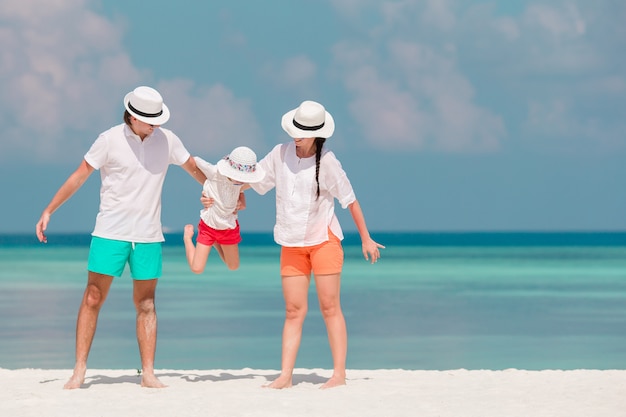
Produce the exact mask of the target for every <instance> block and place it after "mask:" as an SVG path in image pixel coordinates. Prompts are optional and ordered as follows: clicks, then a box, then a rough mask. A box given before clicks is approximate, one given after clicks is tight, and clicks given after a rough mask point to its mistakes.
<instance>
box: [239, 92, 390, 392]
mask: <svg viewBox="0 0 626 417" xmlns="http://www.w3.org/2000/svg"><path fill="white" fill-rule="evenodd" d="M282 127H283V129H284V130H285V131H286V132H287V134H289V136H291V137H292V138H293V139H294V140H293V141H290V142H288V143H284V144H281V145H277V146H276V147H274V149H273V150H272V151H271V152H270V153H269V154H267V155H266V156H265V158H263V160H261V161H260V162H259V166H260V167H261V168H262V169H263V170H264V171H265V178H264V179H263V180H262V181H260V182H258V183H255V184H251V186H252V188H253V189H254V190H255V191H257V192H258V193H259V194H265V193H266V192H268V191H269V190H271V189H272V188H276V225H275V226H274V240H275V241H276V243H278V244H279V245H281V246H282V248H281V255H280V271H281V272H280V273H281V279H282V287H283V296H284V299H285V309H286V317H285V324H284V328H283V341H282V363H281V374H280V376H279V377H278V378H277V379H276V380H274V381H273V382H272V383H271V384H269V385H268V387H270V388H288V387H290V386H291V385H292V375H293V369H294V367H295V362H296V356H297V353H298V348H299V346H300V340H301V338H302V325H303V323H304V319H305V316H306V313H307V293H308V288H309V283H310V279H311V273H313V275H314V277H315V286H316V289H317V295H318V298H319V303H320V310H321V313H322V316H323V318H324V322H325V324H326V330H327V333H328V340H329V343H330V349H331V354H332V358H333V375H332V376H331V378H330V379H329V380H328V381H327V382H326V383H325V384H324V385H323V386H322V388H332V387H335V386H339V385H345V383H346V353H347V346H348V340H347V331H346V323H345V319H344V317H343V313H342V311H341V303H340V297H339V293H340V281H341V270H342V267H343V248H342V246H341V240H342V239H343V233H342V231H341V227H340V225H339V221H338V220H337V217H336V216H335V213H334V200H335V199H337V201H339V203H340V204H341V206H342V207H343V208H349V209H350V213H351V214H352V218H353V220H354V223H355V224H356V227H357V229H358V231H359V235H360V236H361V242H362V248H363V255H364V257H365V259H366V260H371V262H372V263H374V262H376V261H377V260H378V258H379V257H380V252H379V248H384V246H382V245H380V244H378V243H376V242H375V241H374V240H372V238H371V237H370V234H369V232H368V230H367V226H366V224H365V218H364V216H363V212H362V211H361V206H360V205H359V202H358V201H357V199H356V196H355V194H354V191H353V190H352V186H351V184H350V181H349V180H348V177H347V176H346V173H345V172H344V171H343V169H342V167H341V164H340V163H339V161H338V160H337V158H336V157H335V155H334V154H333V153H332V152H330V151H329V150H327V149H325V148H324V143H325V141H326V139H328V138H329V137H331V136H332V134H333V132H334V130H335V123H334V120H333V117H332V116H331V115H330V113H328V112H327V111H326V110H325V108H324V107H323V106H322V105H321V104H319V103H317V102H314V101H304V102H302V104H300V106H299V107H298V108H296V109H293V110H291V111H289V112H287V113H286V114H285V115H284V116H283V118H282Z"/></svg>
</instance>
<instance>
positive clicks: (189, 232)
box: [183, 224, 193, 240]
mask: <svg viewBox="0 0 626 417" xmlns="http://www.w3.org/2000/svg"><path fill="white" fill-rule="evenodd" d="M192 237H193V224H187V225H185V230H184V231H183V240H187V239H191V238H192Z"/></svg>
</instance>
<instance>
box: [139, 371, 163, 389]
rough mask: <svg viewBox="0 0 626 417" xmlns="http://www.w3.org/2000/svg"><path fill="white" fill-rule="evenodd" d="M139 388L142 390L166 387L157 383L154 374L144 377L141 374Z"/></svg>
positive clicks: (159, 382) (144, 375) (157, 379)
mask: <svg viewBox="0 0 626 417" xmlns="http://www.w3.org/2000/svg"><path fill="white" fill-rule="evenodd" d="M141 386H142V387H144V388H166V387H167V385H165V384H164V383H162V382H161V381H159V378H157V377H156V376H155V375H154V374H152V375H146V374H143V375H142V377H141Z"/></svg>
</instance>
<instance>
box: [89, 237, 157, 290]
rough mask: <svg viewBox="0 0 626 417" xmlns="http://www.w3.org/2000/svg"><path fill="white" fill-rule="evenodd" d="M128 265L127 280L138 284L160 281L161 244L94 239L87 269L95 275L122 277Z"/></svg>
mask: <svg viewBox="0 0 626 417" xmlns="http://www.w3.org/2000/svg"><path fill="white" fill-rule="evenodd" d="M126 263H128V266H129V267H130V276H131V277H132V278H133V279H137V280H147V279H155V278H160V277H161V272H162V266H163V265H162V264H163V254H162V250H161V242H154V243H132V242H126V241H124V240H112V239H104V238H101V237H97V236H93V237H92V238H91V246H90V247H89V261H88V262H87V269H88V270H89V271H91V272H96V273H98V274H104V275H110V276H113V277H121V276H122V272H124V267H125V266H126Z"/></svg>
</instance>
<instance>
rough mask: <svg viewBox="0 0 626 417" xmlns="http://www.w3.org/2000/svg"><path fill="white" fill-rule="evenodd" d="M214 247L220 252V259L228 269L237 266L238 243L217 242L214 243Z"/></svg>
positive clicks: (232, 269) (233, 268)
mask: <svg viewBox="0 0 626 417" xmlns="http://www.w3.org/2000/svg"><path fill="white" fill-rule="evenodd" d="M213 246H215V249H217V251H218V252H219V253H220V256H221V257H222V260H223V261H224V263H225V264H226V266H227V267H228V269H230V270H231V271H234V270H235V269H237V268H239V245H238V244H235V245H220V244H219V243H215V244H214V245H213Z"/></svg>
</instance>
